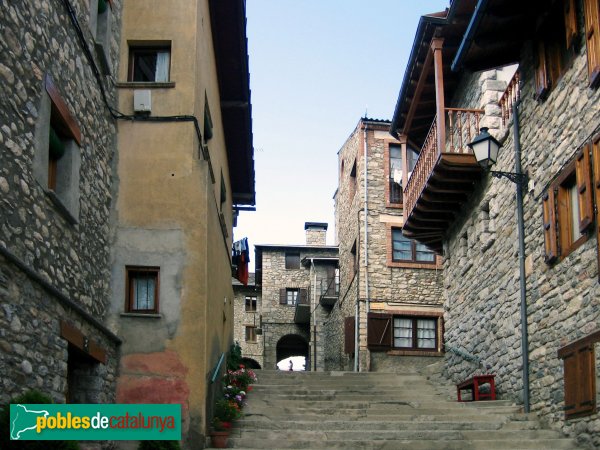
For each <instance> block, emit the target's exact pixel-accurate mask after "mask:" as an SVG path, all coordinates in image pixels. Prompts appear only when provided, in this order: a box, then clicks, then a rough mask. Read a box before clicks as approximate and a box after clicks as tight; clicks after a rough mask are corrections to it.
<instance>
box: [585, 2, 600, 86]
mask: <svg viewBox="0 0 600 450" xmlns="http://www.w3.org/2000/svg"><path fill="white" fill-rule="evenodd" d="M584 16H585V43H586V47H587V60H588V75H589V80H590V86H595V85H596V84H598V82H600V30H599V28H600V7H599V6H598V0H584Z"/></svg>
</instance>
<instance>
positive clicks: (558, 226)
mask: <svg viewBox="0 0 600 450" xmlns="http://www.w3.org/2000/svg"><path fill="white" fill-rule="evenodd" d="M591 147H592V146H591V145H590V144H586V145H584V146H583V148H582V149H580V150H579V151H578V152H577V154H576V155H575V158H574V159H573V161H571V162H570V163H569V164H568V165H567V166H566V167H565V168H564V169H563V170H562V171H561V172H560V173H559V175H558V177H557V178H556V179H555V181H554V182H553V183H552V184H551V185H550V186H549V187H548V190H547V191H546V192H545V193H544V195H543V196H542V205H543V231H544V251H545V261H546V263H547V264H554V263H557V262H560V261H562V260H563V259H565V258H566V257H567V256H569V255H570V254H571V253H573V252H574V251H575V250H576V249H578V248H579V247H581V246H582V245H583V244H584V243H585V242H586V241H587V240H588V239H589V238H590V234H591V233H590V230H591V228H593V227H592V224H593V223H594V217H593V211H594V202H593V193H592V165H591V162H590V150H591ZM594 171H595V172H598V171H600V167H597V168H594ZM572 195H576V196H577V206H576V208H577V209H576V210H575V206H574V202H573V198H572ZM575 214H576V215H577V219H578V221H577V222H578V223H575V222H574V221H575V220H577V219H576V218H575V217H574V216H575ZM573 230H575V232H576V233H577V235H575V236H574V235H573V233H574V232H573Z"/></svg>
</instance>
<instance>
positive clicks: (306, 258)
mask: <svg viewBox="0 0 600 450" xmlns="http://www.w3.org/2000/svg"><path fill="white" fill-rule="evenodd" d="M304 228H305V230H306V245H256V258H255V265H256V286H257V289H258V294H257V296H258V298H259V299H260V313H259V319H258V321H257V322H254V323H256V324H257V325H256V326H258V327H259V328H260V330H261V331H260V332H262V335H259V337H260V341H261V342H262V353H260V348H258V349H257V353H256V358H253V359H256V360H257V361H258V357H259V356H260V357H261V358H262V360H263V363H262V367H263V368H264V369H275V368H276V366H277V363H278V362H279V361H281V360H283V359H286V358H288V357H290V356H303V357H304V358H305V359H306V363H305V370H313V371H315V370H318V371H321V370H331V369H332V368H331V367H328V365H327V361H326V359H325V358H326V355H325V331H324V327H325V326H326V321H327V318H328V316H329V313H330V311H331V309H332V307H333V305H334V304H335V303H336V301H337V297H338V292H339V290H338V287H339V286H338V271H337V267H338V249H337V247H333V246H328V245H326V240H325V235H326V231H327V224H326V223H320V222H306V224H305V226H304ZM237 292H241V291H240V290H238V291H237ZM238 295H239V297H238V299H239V300H238V302H240V303H241V296H242V295H243V294H242V293H240V294H238ZM236 320H240V319H239V316H236ZM257 341H258V339H257ZM247 348H249V347H247ZM243 356H248V357H251V356H250V355H249V354H248V355H246V354H245V353H244V354H243ZM334 369H337V367H336V368H334Z"/></svg>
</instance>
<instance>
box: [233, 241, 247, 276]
mask: <svg viewBox="0 0 600 450" xmlns="http://www.w3.org/2000/svg"><path fill="white" fill-rule="evenodd" d="M249 262H250V247H249V246H248V238H243V239H240V240H239V241H237V242H234V243H233V248H232V252H231V263H232V265H233V266H235V268H234V270H235V271H234V277H235V278H236V279H237V280H238V281H240V283H242V284H243V285H244V286H247V285H248V263H249Z"/></svg>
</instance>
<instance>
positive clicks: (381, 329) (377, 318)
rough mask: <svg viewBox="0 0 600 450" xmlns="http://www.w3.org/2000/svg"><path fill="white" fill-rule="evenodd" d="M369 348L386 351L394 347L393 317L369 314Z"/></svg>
mask: <svg viewBox="0 0 600 450" xmlns="http://www.w3.org/2000/svg"><path fill="white" fill-rule="evenodd" d="M367 327H368V328H367V348H368V349H369V350H372V351H385V350H388V349H390V348H391V346H392V316H391V315H390V314H379V313H369V314H368V316H367Z"/></svg>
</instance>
